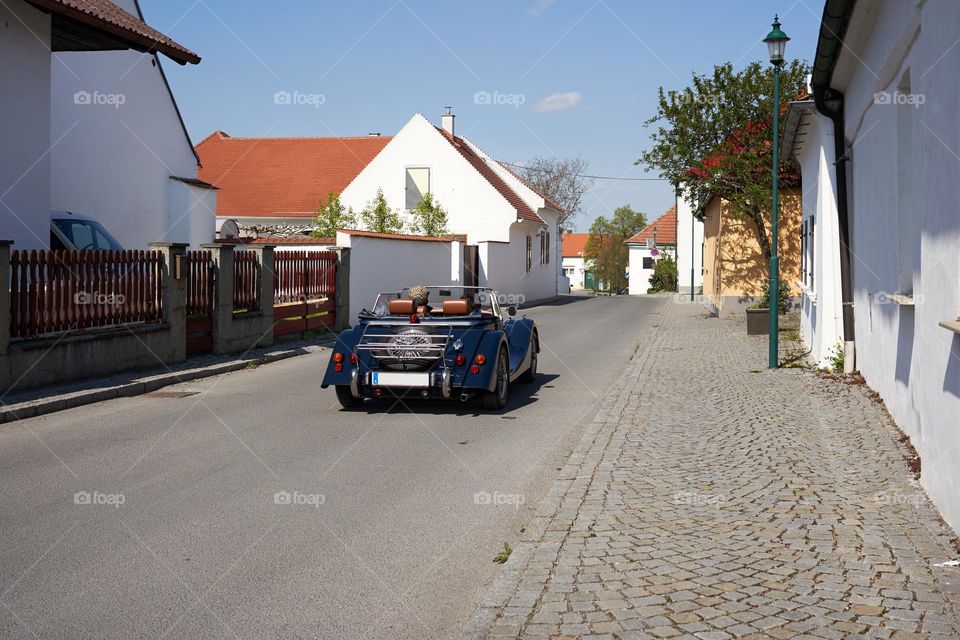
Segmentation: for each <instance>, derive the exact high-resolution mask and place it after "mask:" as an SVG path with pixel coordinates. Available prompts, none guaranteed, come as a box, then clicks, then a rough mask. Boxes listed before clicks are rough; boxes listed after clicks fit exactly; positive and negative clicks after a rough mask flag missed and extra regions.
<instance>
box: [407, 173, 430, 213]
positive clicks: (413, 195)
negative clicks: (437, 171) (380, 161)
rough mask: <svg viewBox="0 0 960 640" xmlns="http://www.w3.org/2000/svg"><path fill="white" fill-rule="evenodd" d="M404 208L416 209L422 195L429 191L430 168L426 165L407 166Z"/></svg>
mask: <svg viewBox="0 0 960 640" xmlns="http://www.w3.org/2000/svg"><path fill="white" fill-rule="evenodd" d="M406 190H407V199H406V200H407V202H406V208H407V209H408V210H409V209H416V208H417V205H418V204H420V201H421V200H423V197H424V196H425V195H427V192H428V191H430V169H428V168H426V167H408V168H407V186H406Z"/></svg>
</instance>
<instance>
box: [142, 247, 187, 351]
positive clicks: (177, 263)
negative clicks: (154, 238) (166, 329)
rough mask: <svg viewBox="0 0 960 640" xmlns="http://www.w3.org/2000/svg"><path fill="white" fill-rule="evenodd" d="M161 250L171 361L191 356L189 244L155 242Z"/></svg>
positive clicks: (163, 304)
mask: <svg viewBox="0 0 960 640" xmlns="http://www.w3.org/2000/svg"><path fill="white" fill-rule="evenodd" d="M150 248H151V249H153V250H154V251H159V252H160V256H161V258H162V262H161V264H160V279H161V283H160V306H161V308H162V309H163V321H164V322H166V323H167V324H168V325H170V344H169V346H168V354H169V358H170V360H169V362H171V363H173V362H183V361H184V360H186V359H187V258H186V253H187V244H186V243H184V242H151V243H150Z"/></svg>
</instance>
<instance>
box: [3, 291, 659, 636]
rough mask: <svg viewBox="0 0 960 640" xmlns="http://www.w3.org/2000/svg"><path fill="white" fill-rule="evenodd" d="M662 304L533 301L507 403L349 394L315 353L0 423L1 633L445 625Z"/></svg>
mask: <svg viewBox="0 0 960 640" xmlns="http://www.w3.org/2000/svg"><path fill="white" fill-rule="evenodd" d="M663 303H664V301H663V299H662V298H660V299H657V298H649V299H638V298H628V297H618V298H573V297H570V298H565V299H563V301H562V303H558V304H554V305H549V306H541V307H537V308H532V309H530V310H528V311H526V313H528V314H529V315H530V316H532V317H533V318H535V319H536V321H537V323H538V325H539V327H540V337H541V343H542V353H541V359H540V372H541V374H540V376H539V380H538V382H537V383H534V384H528V385H520V384H517V385H515V386H514V387H513V388H512V389H511V399H510V404H509V406H508V408H507V409H506V410H505V411H503V412H500V413H497V414H485V413H483V412H482V410H481V409H480V407H479V404H478V403H471V404H460V403H454V404H448V403H439V402H423V401H420V402H411V403H410V404H409V406H401V405H394V406H391V403H390V402H388V401H381V402H378V403H374V404H372V405H370V406H369V407H365V408H364V409H362V410H360V411H353V412H345V411H341V410H340V408H339V405H338V404H337V401H336V398H335V397H334V393H333V389H327V390H321V389H320V387H319V382H320V376H321V373H322V371H323V367H324V366H325V364H326V358H327V355H326V354H315V355H306V356H302V357H298V358H294V359H291V360H286V361H282V362H278V363H274V364H270V365H265V366H262V367H259V368H257V369H252V370H246V371H241V372H237V373H233V374H228V375H225V376H219V377H216V378H209V379H206V380H202V381H197V382H194V383H190V384H186V385H181V386H178V387H170V388H167V389H165V390H164V391H166V392H168V393H167V395H171V394H169V392H171V391H184V392H198V393H194V395H186V396H183V397H156V396H153V397H149V396H141V397H137V398H126V399H119V400H111V401H108V402H104V403H100V404H97V405H90V406H87V407H81V408H77V409H73V410H70V411H65V412H61V413H57V414H51V415H49V416H43V417H39V418H34V419H31V420H26V421H22V422H18V423H10V424H5V425H2V426H0V541H2V544H0V637H3V638H11V639H12V638H34V637H37V638H71V639H73V638H121V639H124V640H128V639H130V638H185V639H192V638H221V637H222V638H231V637H232V638H387V637H389V638H449V637H454V636H456V635H457V634H458V633H459V631H460V629H461V627H462V625H463V624H464V623H465V621H466V620H467V618H468V617H469V615H470V614H471V613H472V611H473V609H474V607H475V606H476V604H477V602H478V600H479V598H480V596H481V594H482V593H483V591H484V589H485V588H486V586H487V585H488V584H489V583H490V581H491V580H492V579H493V577H494V575H495V573H496V571H497V569H498V565H496V564H493V562H492V559H493V557H494V555H495V554H496V553H497V551H499V550H500V549H501V548H502V545H503V543H504V542H513V541H516V540H517V539H518V537H519V535H520V530H521V528H522V527H523V526H524V523H525V522H526V521H527V520H528V519H529V517H530V514H531V512H532V510H533V509H534V508H535V507H536V505H537V503H538V501H539V500H541V499H542V497H543V496H544V495H545V494H546V491H547V490H548V489H549V487H550V484H551V483H552V481H553V479H554V477H555V475H556V472H557V469H558V468H559V467H560V466H561V465H562V463H563V461H564V460H565V459H566V458H567V456H568V455H569V453H570V449H571V447H572V445H573V444H574V443H576V441H577V440H578V439H579V438H580V436H581V434H582V432H583V427H584V425H585V424H587V423H588V422H589V420H590V419H591V418H592V416H593V414H594V413H595V411H596V407H597V403H598V401H599V399H600V396H601V394H602V393H603V392H604V391H605V390H606V389H607V388H608V387H609V386H610V384H611V383H613V382H614V381H615V380H616V379H617V378H618V377H619V376H620V374H621V373H622V371H623V369H624V365H625V363H626V362H627V360H628V359H629V357H630V356H631V355H632V353H633V352H634V349H635V347H636V345H637V344H638V342H640V341H642V340H643V339H644V336H646V335H649V333H650V332H651V331H652V330H653V329H652V328H651V327H653V326H654V325H655V324H656V322H657V319H658V317H659V313H660V310H661V306H662V304H663ZM77 492H86V494H89V496H90V499H89V502H90V504H77V501H78V500H79V501H80V502H83V500H84V499H85V498H84V495H83V494H81V497H80V498H76V497H75V494H76V493H77ZM277 492H287V493H288V494H291V496H292V497H291V498H290V500H289V502H290V504H284V503H283V502H285V498H286V495H285V494H281V497H280V498H279V499H278V498H276V495H275V494H277ZM481 492H486V494H489V495H491V496H493V498H492V501H493V502H496V503H499V504H478V503H477V502H478V501H477V499H476V494H478V493H481ZM278 500H279V502H280V503H279V504H278V503H277V502H278ZM483 501H484V500H481V502H483Z"/></svg>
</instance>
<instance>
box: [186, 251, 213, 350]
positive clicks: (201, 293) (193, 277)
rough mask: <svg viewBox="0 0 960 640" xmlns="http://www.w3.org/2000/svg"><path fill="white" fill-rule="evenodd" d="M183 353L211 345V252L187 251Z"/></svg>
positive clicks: (209, 348) (211, 346)
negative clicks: (185, 339)
mask: <svg viewBox="0 0 960 640" xmlns="http://www.w3.org/2000/svg"><path fill="white" fill-rule="evenodd" d="M186 265H187V330H186V335H187V354H193V353H203V352H206V351H210V350H211V349H212V348H213V305H214V295H215V293H214V285H215V282H214V268H213V252H211V251H187V253H186Z"/></svg>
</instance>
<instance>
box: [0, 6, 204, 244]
mask: <svg viewBox="0 0 960 640" xmlns="http://www.w3.org/2000/svg"><path fill="white" fill-rule="evenodd" d="M41 7H42V8H41ZM0 23H2V24H4V25H5V26H4V27H3V32H4V35H3V38H2V39H0V56H2V57H3V59H4V60H7V61H10V63H9V64H6V65H4V67H3V69H2V70H0V114H2V115H3V117H2V118H0V139H2V140H3V141H4V142H3V144H4V153H3V154H2V158H0V194H3V195H2V197H0V203H2V205H3V208H2V210H3V212H4V215H3V216H0V238H5V239H6V238H9V239H12V240H14V241H15V247H16V248H21V249H30V248H46V247H47V246H48V244H49V241H50V230H49V226H50V210H51V209H63V210H67V211H71V212H74V213H80V214H84V215H87V216H90V217H92V218H95V219H96V220H98V221H99V222H100V223H102V224H103V225H104V226H105V227H106V228H107V230H108V231H110V232H111V233H112V234H113V235H114V236H115V237H116V238H117V240H119V241H120V243H121V244H123V245H124V246H126V247H130V248H142V247H145V246H146V244H147V243H148V242H152V241H178V242H191V243H194V244H198V243H200V242H209V241H211V240H212V239H213V224H214V217H213V212H214V209H215V204H214V202H215V200H216V192H215V191H214V190H212V189H211V188H210V186H209V185H205V184H204V183H202V182H201V181H199V180H197V177H196V173H197V165H198V159H197V156H196V155H195V153H194V151H193V146H192V145H191V143H190V139H189V137H188V136H187V133H186V130H185V128H184V127H183V123H182V121H181V119H180V114H179V111H178V110H177V105H176V103H175V101H174V99H173V95H172V94H171V92H170V89H169V86H168V85H167V82H166V79H165V78H164V75H163V70H162V68H161V66H160V60H159V56H158V55H157V54H156V53H155V52H161V53H163V54H164V55H166V56H167V57H169V58H170V59H172V60H174V61H175V62H177V63H179V64H187V63H192V64H196V63H198V62H199V61H200V58H199V57H198V56H197V55H196V54H194V53H193V52H191V51H189V50H188V49H186V48H184V47H182V46H181V45H179V44H177V43H176V42H174V41H173V40H171V39H169V38H167V37H166V36H164V35H163V34H162V33H160V32H158V31H156V30H154V29H152V28H151V27H149V26H148V25H146V24H145V23H144V22H143V19H142V14H141V13H140V9H139V6H138V5H137V3H136V1H135V0H117V2H116V3H113V2H109V1H107V0H85V1H84V2H75V1H71V0H45V1H44V2H25V1H23V0H13V1H12V2H7V3H3V4H2V5H0ZM12 61H16V62H15V63H14V62H12Z"/></svg>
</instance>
